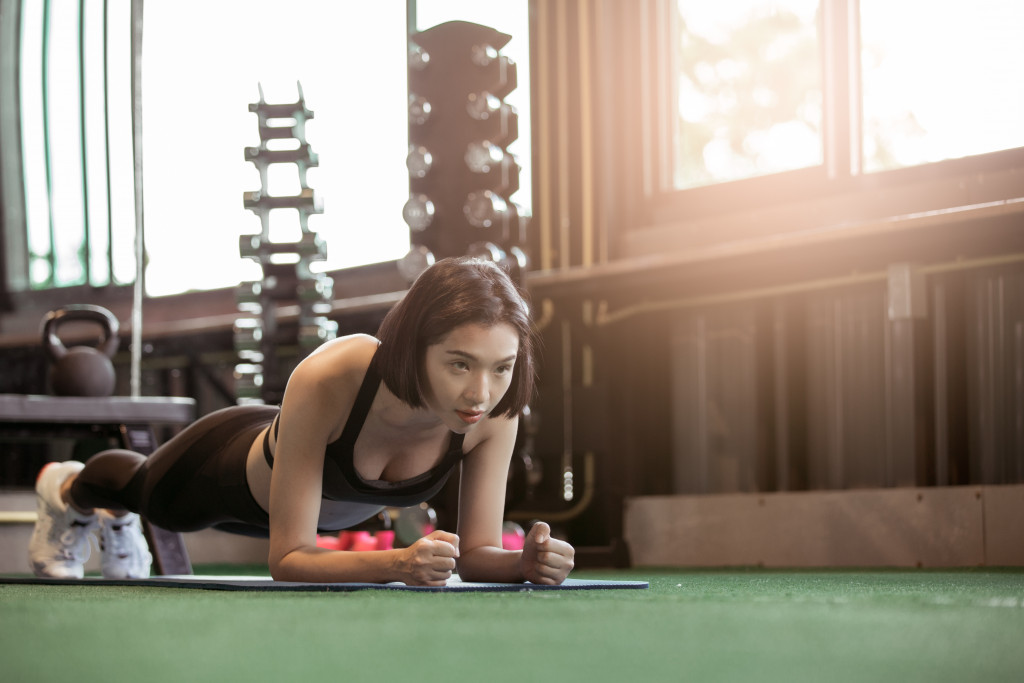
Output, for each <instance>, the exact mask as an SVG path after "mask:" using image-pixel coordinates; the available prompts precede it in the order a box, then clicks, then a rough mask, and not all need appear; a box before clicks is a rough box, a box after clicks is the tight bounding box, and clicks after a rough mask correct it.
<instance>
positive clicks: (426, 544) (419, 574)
mask: <svg viewBox="0 0 1024 683" xmlns="http://www.w3.org/2000/svg"><path fill="white" fill-rule="evenodd" d="M458 556H459V537H458V536H456V535H455V534H451V533H448V532H447V531H435V532H433V533H432V534H430V535H428V536H424V537H423V538H421V539H419V540H418V541H416V542H415V543H413V544H412V545H411V546H409V547H408V548H405V549H404V550H403V551H402V552H401V553H400V555H399V561H398V564H399V566H398V570H399V574H400V575H401V576H402V577H404V578H403V579H402V582H403V583H406V584H408V585H410V586H443V585H445V583H446V582H447V581H448V579H450V578H451V576H452V572H453V571H454V570H455V559H456V558H457V557H458Z"/></svg>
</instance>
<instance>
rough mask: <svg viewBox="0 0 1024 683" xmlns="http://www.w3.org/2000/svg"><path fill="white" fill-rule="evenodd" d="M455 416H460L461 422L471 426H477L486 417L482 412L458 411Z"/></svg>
mask: <svg viewBox="0 0 1024 683" xmlns="http://www.w3.org/2000/svg"><path fill="white" fill-rule="evenodd" d="M455 414H456V415H458V416H459V419H460V420H462V421H463V422H465V423H466V424H469V425H472V424H476V423H477V422H479V421H480V418H482V417H483V416H484V412H483V411H482V410H456V411H455Z"/></svg>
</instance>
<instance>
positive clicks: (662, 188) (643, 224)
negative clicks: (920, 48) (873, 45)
mask: <svg viewBox="0 0 1024 683" xmlns="http://www.w3.org/2000/svg"><path fill="white" fill-rule="evenodd" d="M821 3H822V5H821V8H822V9H821V16H822V27H821V32H820V36H821V53H820V54H821V59H822V78H823V83H822V87H823V98H824V102H823V114H824V115H823V121H824V125H823V128H824V132H823V135H824V140H823V143H824V160H823V162H822V164H821V165H818V166H814V167H808V168H803V169H798V170H793V171H784V172H780V173H775V174H771V175H764V176H758V177H753V178H747V179H742V180H735V181H727V182H722V183H717V184H712V185H705V186H701V187H694V188H688V189H681V190H679V189H675V187H674V184H673V178H672V173H673V168H674V158H673V155H674V149H675V145H674V139H673V132H672V121H673V119H674V117H675V116H676V109H675V105H674V104H673V103H674V102H675V99H674V98H675V94H676V89H675V85H674V78H672V74H673V73H675V72H674V71H672V70H669V69H666V66H665V65H672V64H674V63H675V62H674V60H675V57H674V55H675V54H676V52H675V44H674V34H673V31H675V29H676V28H677V25H678V24H677V21H678V18H677V17H676V16H675V14H676V12H675V2H674V0H651V3H650V10H649V11H648V12H647V14H646V17H645V19H644V21H643V22H641V26H640V35H639V41H638V42H639V44H640V45H641V46H643V47H642V52H641V54H640V68H641V82H642V83H643V85H644V87H643V88H642V89H641V93H642V94H641V98H640V100H639V101H638V102H637V112H638V114H637V116H636V119H637V120H638V122H639V123H640V127H641V129H642V130H641V131H640V132H639V133H638V134H636V138H635V139H636V141H637V143H638V144H639V145H640V147H641V149H642V151H641V154H640V156H641V159H642V163H643V177H644V182H643V184H642V185H643V194H642V196H641V197H639V198H638V201H637V205H638V207H639V209H638V211H637V214H636V216H635V217H634V220H633V221H631V225H630V226H629V227H627V228H626V230H625V234H624V235H623V236H622V240H623V254H622V255H623V256H625V257H637V256H645V255H650V254H653V253H657V252H659V251H662V252H663V251H664V250H665V248H666V246H668V247H669V248H676V249H680V248H688V247H693V246H698V245H706V244H708V243H711V242H715V241H716V236H715V235H708V234H697V233H699V232H700V229H699V228H700V226H704V227H708V226H713V225H724V224H731V225H734V226H735V227H734V228H733V229H731V230H729V231H727V234H726V235H724V236H723V237H722V240H733V239H737V238H742V239H750V238H759V237H767V236H770V235H771V234H773V233H774V232H775V231H777V230H779V229H780V227H781V226H783V225H784V224H787V223H788V224H790V225H792V226H793V227H795V228H801V229H810V228H812V227H821V228H824V227H828V225H827V224H822V223H820V222H818V223H815V222H814V221H810V220H808V217H807V214H808V212H809V211H811V212H816V213H821V211H820V209H821V207H822V206H827V207H829V208H828V210H826V211H824V213H825V214H841V213H843V211H844V210H846V211H848V212H851V213H850V215H851V216H852V220H872V219H881V218H890V217H898V216H901V215H911V214H917V213H921V212H927V211H941V210H944V209H953V208H957V207H963V206H968V205H971V204H977V203H984V202H990V201H1000V200H1004V199H1005V200H1009V199H1016V198H1019V197H1020V196H1021V195H1022V193H1021V192H1020V190H1019V189H1017V190H1016V191H1014V188H1013V183H1012V182H1008V177H1009V176H1012V175H1014V174H1016V173H1018V172H1019V171H1020V170H1022V169H1024V147H1018V148H1013V149H1006V150H1000V151H995V152H989V153H985V154H979V155H975V156H968V157H961V158H955V159H947V160H943V161H936V162H931V163H925V164H921V165H917V166H909V167H905V168H899V169H892V170H886V171H875V172H871V173H863V172H861V170H860V165H861V163H862V162H861V150H860V145H861V142H860V140H861V129H860V108H861V104H860V102H861V100H860V82H859V79H860V74H859V53H860V37H859V31H860V27H859V21H858V14H859V2H858V0H821ZM986 184H987V185H989V186H991V187H989V188H987V189H984V187H983V186H985V185H986ZM950 190H953V191H952V192H951V191H950ZM957 190H959V191H957ZM879 193H883V194H884V195H885V198H884V201H880V202H877V207H874V208H872V207H869V206H867V204H869V202H867V200H868V198H870V197H872V196H878V194H879ZM723 207H725V208H723ZM757 212H768V213H770V214H772V215H774V216H776V217H777V220H776V221H772V222H770V223H769V224H768V225H765V226H757V225H753V226H751V225H747V226H742V227H741V226H736V225H735V224H736V223H737V222H739V221H742V220H744V219H746V218H749V217H750V216H751V215H752V214H754V213H757ZM695 227H697V228H698V229H694V228H695ZM687 228H689V229H687ZM653 233H656V236H655V235H654V234H653ZM666 240H668V245H666ZM722 240H718V241H722Z"/></svg>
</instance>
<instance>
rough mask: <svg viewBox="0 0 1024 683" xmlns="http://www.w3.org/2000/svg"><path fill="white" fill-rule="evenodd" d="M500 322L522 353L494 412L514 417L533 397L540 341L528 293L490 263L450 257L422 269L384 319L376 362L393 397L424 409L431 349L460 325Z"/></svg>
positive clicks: (379, 335) (490, 325)
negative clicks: (510, 329) (515, 338)
mask: <svg viewBox="0 0 1024 683" xmlns="http://www.w3.org/2000/svg"><path fill="white" fill-rule="evenodd" d="M501 323H507V324H509V325H511V326H512V327H513V328H514V329H515V330H516V332H517V333H518V335H519V352H518V355H517V357H516V362H515V366H514V367H513V369H512V382H511V384H510V385H509V388H508V391H506V392H505V395H504V396H503V397H502V398H501V400H500V401H499V402H498V404H497V405H496V406H495V407H494V410H493V411H492V412H491V414H492V415H495V416H499V415H507V416H508V417H514V416H516V415H518V414H519V413H520V412H522V410H523V408H524V407H526V404H527V403H528V402H529V401H530V399H531V398H532V396H533V384H534V373H535V368H534V349H535V347H536V337H535V333H534V330H533V325H532V323H531V321H530V309H529V305H528V304H527V301H526V297H525V295H524V293H523V292H522V291H521V290H520V289H519V288H518V287H517V286H516V285H515V283H514V282H513V281H512V278H510V277H509V275H508V273H506V272H505V271H504V270H502V269H501V268H500V267H499V266H498V265H497V264H495V263H493V262H491V261H484V260H481V259H474V258H467V257H462V258H448V259H443V260H441V261H438V262H437V263H435V264H434V265H432V266H430V267H429V268H427V269H426V270H425V271H423V272H422V273H421V274H420V276H419V277H418V278H416V281H415V282H413V284H412V287H410V288H409V291H408V292H407V293H406V295H405V296H404V297H403V298H402V300H401V301H399V302H398V303H397V304H395V306H394V307H393V308H392V309H391V310H390V311H388V314H387V315H386V316H385V317H384V321H383V322H382V323H381V325H380V329H379V330H378V331H377V338H378V339H379V340H380V348H379V349H377V354H376V356H375V358H374V363H375V365H376V367H377V371H378V372H379V373H380V376H381V378H382V379H383V380H384V383H385V384H386V385H387V387H388V389H389V390H390V391H391V393H393V394H394V395H395V396H397V397H398V398H400V399H401V400H402V401H404V402H405V403H407V404H408V405H410V406H412V407H413V408H422V407H424V405H425V402H424V397H423V393H424V385H425V384H426V379H425V377H424V361H425V359H426V354H427V347H428V346H431V345H433V344H437V343H439V342H440V341H441V340H442V339H444V338H445V337H446V336H447V335H448V334H449V333H450V332H451V331H452V330H454V329H455V328H456V327H459V326H461V325H470V324H476V325H482V326H484V327H492V326H494V325H498V324H501Z"/></svg>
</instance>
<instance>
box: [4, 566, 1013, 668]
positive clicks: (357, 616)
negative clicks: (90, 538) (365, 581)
mask: <svg viewBox="0 0 1024 683" xmlns="http://www.w3.org/2000/svg"><path fill="white" fill-rule="evenodd" d="M245 570H247V571H248V570H251V568H245ZM210 571H211V568H207V567H200V568H197V572H202V573H210ZM230 572H231V573H238V568H237V567H235V568H230ZM574 575H575V576H578V577H580V578H591V579H620V580H635V579H642V580H647V581H650V584H651V586H650V589H649V590H621V591H605V590H603V591H558V592H532V593H531V592H523V593H462V594H458V593H408V592H386V591H364V592H354V593H271V592H263V593H259V592H223V591H201V590H188V589H176V588H146V587H134V586H132V587H103V586H32V585H0V681H2V682H4V683H7V682H10V683H23V682H36V681H68V682H74V683H88V682H90V681H102V682H104V683H118V682H120V681H133V682H154V683H156V682H160V681H176V682H178V681H188V682H192V681H218V682H221V681H223V682H226V681H275V682H279V683H292V682H293V681H295V682H297V681H339V682H340V681H346V682H347V681H387V682H391V681H402V682H405V681H411V682H413V683H419V682H428V681H448V682H453V681H483V682H490V681H515V683H530V682H533V681H557V682H559V683H562V682H568V681H588V682H593V681H627V682H631V683H632V682H639V681H900V682H906V681H929V682H936V681H940V682H941V681H971V682H974V681H1015V682H1020V681H1024V570H1022V569H1012V570H1011V569H1007V570H988V569H986V570H958V571H935V570H930V571H924V570H920V571H867V570H865V571H845V570H827V571H777V570H756V569H751V570H742V569H740V570H737V569H730V570H713V571H706V570H686V571H683V570H640V569H637V570H630V571H621V572H611V571H608V572H596V571H587V572H577V573H576V574H574Z"/></svg>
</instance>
